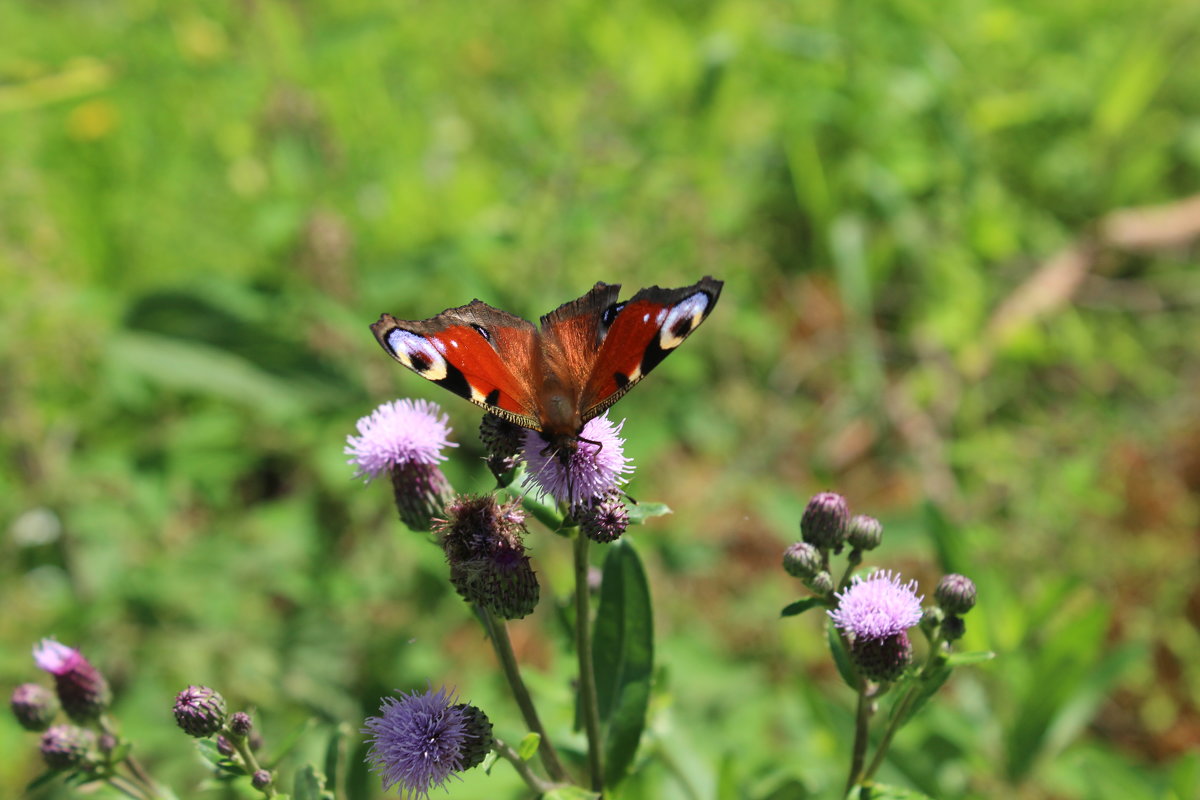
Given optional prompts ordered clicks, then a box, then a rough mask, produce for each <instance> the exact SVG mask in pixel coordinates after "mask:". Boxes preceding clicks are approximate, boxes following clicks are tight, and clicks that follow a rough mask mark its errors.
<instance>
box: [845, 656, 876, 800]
mask: <svg viewBox="0 0 1200 800" xmlns="http://www.w3.org/2000/svg"><path fill="white" fill-rule="evenodd" d="M870 721H871V701H870V699H869V698H868V697H867V682H866V681H864V680H863V679H862V678H859V681H858V708H857V710H856V711H855V714H854V750H853V752H852V754H851V756H850V774H849V776H847V778H846V793H849V791H850V790H851V789H853V788H854V785H855V784H856V783H858V782H859V780H860V778H861V776H862V771H863V764H864V763H865V762H866V759H867V742H868V725H869V723H870Z"/></svg>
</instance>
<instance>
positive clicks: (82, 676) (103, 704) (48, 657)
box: [33, 639, 112, 722]
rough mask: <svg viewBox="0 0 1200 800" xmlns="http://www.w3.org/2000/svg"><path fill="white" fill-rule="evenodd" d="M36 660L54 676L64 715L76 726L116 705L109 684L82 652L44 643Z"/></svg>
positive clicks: (35, 653) (52, 643) (35, 656)
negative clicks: (75, 723) (77, 723)
mask: <svg viewBox="0 0 1200 800" xmlns="http://www.w3.org/2000/svg"><path fill="white" fill-rule="evenodd" d="M33 660H34V661H35V662H36V663H37V665H38V667H40V668H41V669H44V670H45V671H46V672H49V673H50V674H51V675H53V676H54V689H55V691H56V692H57V693H58V700H59V702H60V703H62V707H63V711H65V712H67V716H68V717H70V718H71V719H73V720H75V721H76V722H88V721H90V720H93V719H95V718H96V717H98V716H100V714H102V713H103V712H104V710H105V709H106V708H108V704H109V703H110V702H112V692H111V691H110V690H109V688H108V681H106V680H105V679H104V676H103V675H101V674H100V671H99V670H97V669H96V668H95V667H93V666H92V665H91V663H90V662H89V661H88V660H87V659H86V658H84V657H83V654H82V653H80V652H79V651H78V650H75V649H74V648H71V647H67V646H66V645H65V644H60V643H59V642H56V641H55V640H53V639H42V641H41V642H40V643H39V644H38V645H37V647H35V648H34V649H33Z"/></svg>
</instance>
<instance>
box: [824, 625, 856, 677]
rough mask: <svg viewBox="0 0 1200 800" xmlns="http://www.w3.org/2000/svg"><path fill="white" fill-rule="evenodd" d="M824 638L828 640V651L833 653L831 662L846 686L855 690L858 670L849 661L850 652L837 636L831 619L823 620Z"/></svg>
mask: <svg viewBox="0 0 1200 800" xmlns="http://www.w3.org/2000/svg"><path fill="white" fill-rule="evenodd" d="M825 638H826V640H828V642H829V652H830V653H831V654H832V655H833V663H834V666H836V667H837V671H838V674H839V675H841V676H842V680H843V681H845V682H846V685H847V686H849V687H850V688H851V689H853V690H854V691H856V692H857V691H858V671H857V670H856V669H854V664H852V663H851V662H850V653H849V652H847V651H846V645H845V643H843V642H842V637H840V636H838V630H837V627H836V626H835V625H834V624H833V622H832V621H831V620H826V621H825Z"/></svg>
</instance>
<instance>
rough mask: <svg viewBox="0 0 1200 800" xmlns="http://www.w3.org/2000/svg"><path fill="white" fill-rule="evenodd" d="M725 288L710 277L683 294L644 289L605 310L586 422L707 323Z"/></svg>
mask: <svg viewBox="0 0 1200 800" xmlns="http://www.w3.org/2000/svg"><path fill="white" fill-rule="evenodd" d="M724 285H725V284H724V283H723V282H722V281H718V280H715V279H713V278H711V277H708V276H705V277H704V278H703V279H701V280H700V281H699V282H697V283H694V284H692V285H691V286H684V287H682V288H679V289H662V288H659V287H658V286H652V287H650V288H649V289H642V290H641V291H640V292H638V293H637V294H635V295H634V296H633V297H632V298H630V299H629V300H628V301H626V302H624V303H616V304H613V305H610V306H606V307H605V308H604V309H603V310H602V311H601V312H600V314H599V324H598V327H597V331H598V334H597V337H598V347H597V349H596V350H594V351H592V352H594V357H593V360H592V361H591V363H590V364H589V369H588V376H587V379H586V382H585V383H584V384H583V394H582V396H581V398H580V409H581V411H582V419H583V421H584V422H586V421H587V420H589V419H592V418H593V417H595V416H597V415H599V414H601V413H603V412H604V410H605V409H607V408H608V407H609V406H611V405H612V404H613V403H615V402H617V401H618V400H620V399H621V397H622V396H624V394H625V393H626V392H628V391H629V390H630V389H632V388H633V387H634V386H636V385H637V384H638V382H639V381H641V380H642V379H643V378H645V377H646V375H648V374H649V373H650V370H652V369H654V368H655V367H656V366H658V365H659V363H660V362H661V361H662V360H663V359H664V358H666V357H667V356H668V355H669V354H670V353H671V352H672V351H673V350H674V349H675V348H676V347H678V346H679V345H681V344H682V343H683V340H684V339H686V338H687V337H688V336H689V335H691V333H692V331H694V330H696V328H697V327H699V325H700V323H701V322H704V320H705V319H707V317H708V315H709V314H710V313H711V312H712V310H713V307H714V306H715V305H716V304H717V298H719V297H720V296H721V287H722V286H724ZM593 291H595V290H593ZM585 297H586V296H585Z"/></svg>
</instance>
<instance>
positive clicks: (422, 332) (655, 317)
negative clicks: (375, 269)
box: [371, 277, 723, 454]
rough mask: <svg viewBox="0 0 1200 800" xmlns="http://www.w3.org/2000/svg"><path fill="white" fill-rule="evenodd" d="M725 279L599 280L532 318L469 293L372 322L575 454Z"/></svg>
mask: <svg viewBox="0 0 1200 800" xmlns="http://www.w3.org/2000/svg"><path fill="white" fill-rule="evenodd" d="M722 286H723V283H722V282H721V281H718V280H714V279H713V278H710V277H705V278H703V279H702V280H700V281H699V282H697V283H695V284H693V285H692V286H685V287H682V288H679V289H661V288H659V287H657V286H653V287H650V288H648V289H642V290H641V291H640V292H638V293H637V294H635V295H634V296H633V297H632V298H630V299H629V300H627V301H624V302H618V300H617V297H618V294H619V292H620V290H621V287H620V285H619V284H607V283H597V284H596V285H595V286H594V287H592V289H591V291H589V292H588V293H587V294H585V295H583V296H582V297H580V298H578V299H577V300H572V301H571V302H569V303H564V304H563V305H561V306H559V307H558V308H557V309H555V310H554V311H552V312H550V313H549V314H546V315H544V316H543V317H542V318H541V328H540V330H539V329H538V328H537V327H535V326H534V325H533V323H531V322H529V321H527V320H525V319H522V318H521V317H518V316H516V315H514V314H510V313H508V312H507V311H502V310H500V309H498V308H495V307H493V306H490V305H488V304H487V303H484V302H482V301H480V300H474V301H472V302H470V303H468V304H467V305H465V306H459V307H458V308H449V309H446V310H445V311H443V312H442V313H440V314H438V315H437V316H435V317H431V318H429V319H426V320H416V321H410V320H401V319H396V318H395V317H393V316H392V315H390V314H383V315H382V316H381V317H380V318H379V321H378V322H376V323H375V324H373V325H372V326H371V330H372V331H373V332H374V333H375V337H376V338H377V339H378V340H379V344H380V345H381V346H382V347H383V349H384V350H385V351H387V353H388V354H389V355H391V356H392V358H394V359H396V360H397V361H399V362H400V363H401V364H403V365H404V366H406V367H408V368H409V369H411V370H412V371H413V372H416V373H417V374H418V375H421V376H422V377H424V378H427V379H429V380H431V381H433V382H434V383H437V384H438V385H440V386H442V387H444V388H446V389H449V390H450V391H452V392H454V393H455V394H457V395H459V396H460V397H464V398H466V399H467V400H470V401H471V402H472V403H475V404H476V405H478V406H481V407H483V408H485V409H487V410H488V411H489V412H491V413H493V414H496V415H497V416H499V417H501V418H503V419H506V420H508V421H509V422H512V423H515V424H517V425H520V426H522V427H525V428H529V429H532V430H535V431H538V432H539V433H540V434H541V436H542V438H543V439H544V440H545V441H546V442H547V447H548V448H549V449H554V450H557V451H558V452H559V453H560V454H566V453H569V452H572V451H573V450H574V449H575V447H576V445H577V443H578V441H579V434H580V432H581V431H582V430H583V426H584V424H585V423H587V421H588V420H590V419H592V418H593V417H596V416H598V415H600V414H601V413H603V412H604V411H605V410H606V409H607V408H609V407H610V406H612V404H613V403H615V402H617V400H619V399H620V398H621V397H622V396H623V395H624V394H625V393H626V392H627V391H629V390H630V389H631V388H633V387H634V386H635V385H636V384H637V383H638V382H639V381H641V380H642V379H643V378H644V377H645V376H646V374H647V373H649V372H650V370H652V369H653V368H654V367H656V366H657V365H658V364H659V363H660V362H661V361H662V360H663V359H664V358H666V356H667V355H668V354H669V353H670V352H671V351H672V350H674V349H675V348H676V347H678V346H679V345H680V344H681V343H682V342H683V340H684V339H686V338H687V337H688V335H690V334H691V332H692V331H694V330H695V329H696V328H697V327H698V326H699V325H700V323H701V322H703V321H704V319H705V318H706V317H707V316H708V315H709V313H710V312H711V311H712V309H713V306H715V305H716V302H717V298H718V297H720V294H721V287H722Z"/></svg>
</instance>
